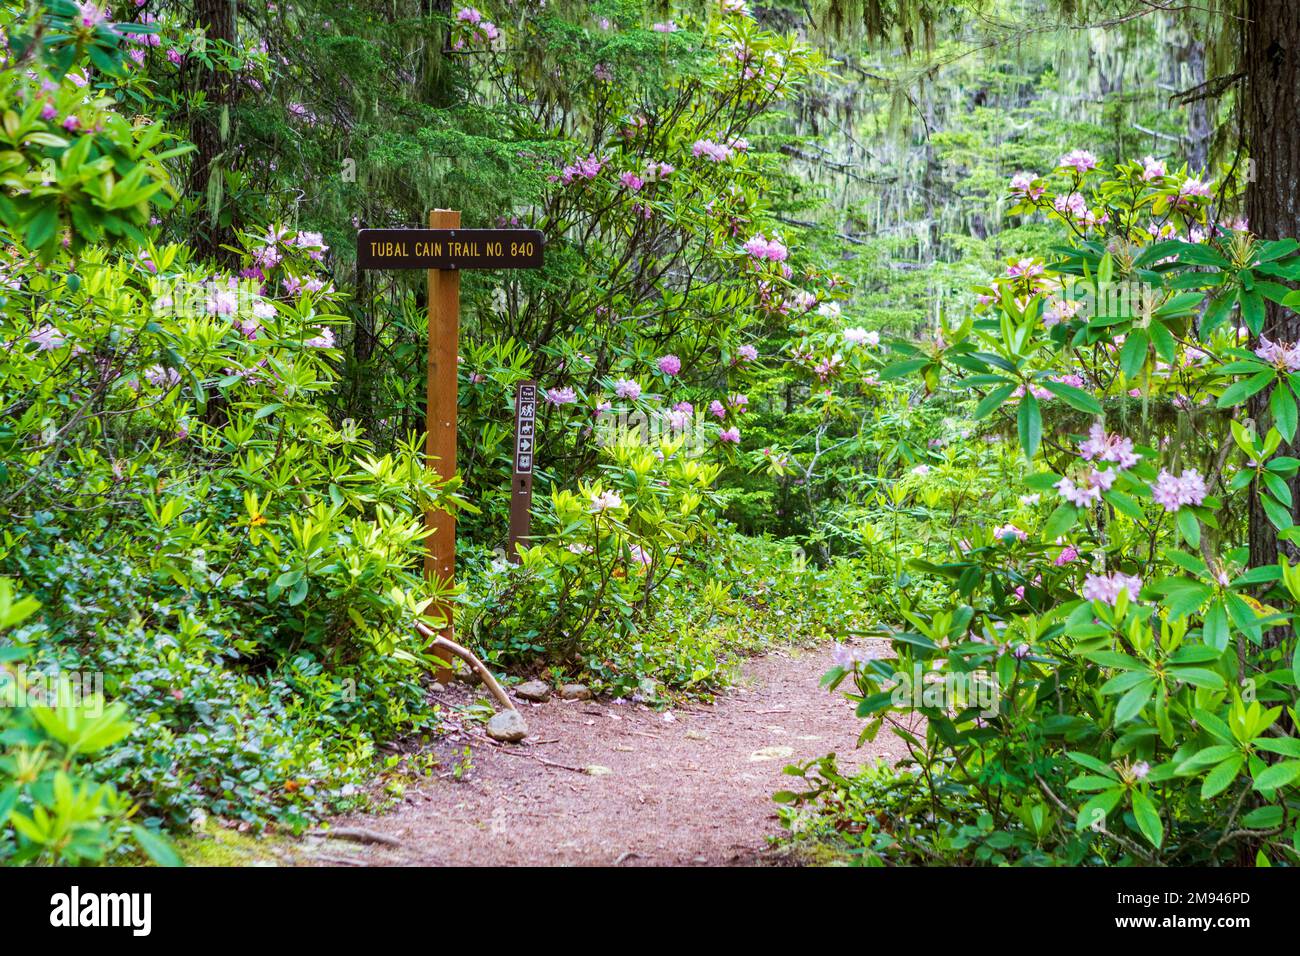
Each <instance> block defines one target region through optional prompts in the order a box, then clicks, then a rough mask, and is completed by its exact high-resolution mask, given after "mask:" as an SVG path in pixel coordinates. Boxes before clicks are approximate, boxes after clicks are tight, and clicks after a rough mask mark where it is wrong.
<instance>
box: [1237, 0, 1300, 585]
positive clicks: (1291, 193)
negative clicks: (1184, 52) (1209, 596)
mask: <svg viewBox="0 0 1300 956" xmlns="http://www.w3.org/2000/svg"><path fill="white" fill-rule="evenodd" d="M1245 13H1246V17H1245V20H1244V22H1243V23H1242V27H1241V29H1242V34H1243V43H1242V53H1243V56H1242V68H1243V70H1244V72H1245V83H1246V85H1245V90H1244V94H1243V95H1244V100H1243V115H1242V120H1243V128H1244V132H1245V135H1246V141H1247V145H1248V147H1249V150H1250V157H1251V163H1252V167H1253V171H1254V176H1253V178H1252V182H1250V184H1249V186H1248V188H1247V190H1246V217H1247V219H1248V220H1249V222H1250V229H1251V231H1252V232H1253V233H1255V234H1256V235H1258V236H1260V237H1261V238H1263V239H1284V238H1287V237H1300V134H1298V131H1297V121H1298V120H1300V3H1297V2H1295V0H1246V3H1245ZM1264 334H1265V335H1267V336H1268V337H1269V338H1270V339H1274V340H1276V339H1282V340H1284V341H1287V342H1294V341H1296V340H1297V339H1300V317H1297V316H1295V315H1291V314H1289V310H1287V309H1284V308H1282V307H1281V306H1280V305H1277V304H1276V303H1274V302H1269V303H1267V313H1266V315H1265V319H1264ZM1250 413H1251V415H1252V416H1253V417H1254V419H1255V421H1256V422H1258V423H1259V427H1260V431H1261V432H1265V431H1267V428H1266V425H1265V422H1266V421H1267V415H1268V398H1267V396H1266V395H1265V394H1263V393H1261V394H1260V395H1257V396H1255V399H1253V400H1252V401H1251V405H1250ZM1283 453H1284V454H1295V450H1294V449H1290V450H1284V451H1283ZM1252 492H1253V493H1252V495H1251V500H1250V563H1251V566H1252V567H1253V566H1258V565H1261V564H1273V563H1274V562H1276V561H1277V556H1278V540H1277V532H1276V530H1275V529H1274V528H1273V526H1272V525H1271V524H1270V523H1269V520H1268V517H1267V516H1266V515H1265V514H1264V510H1263V508H1262V507H1261V506H1260V504H1259V495H1258V489H1254V488H1252ZM1292 493H1293V496H1295V498H1296V500H1297V501H1300V494H1298V493H1300V482H1293V492H1292ZM1298 513H1300V512H1298ZM1287 550H1288V552H1291V553H1292V555H1293V556H1294V548H1291V547H1288V548H1287Z"/></svg>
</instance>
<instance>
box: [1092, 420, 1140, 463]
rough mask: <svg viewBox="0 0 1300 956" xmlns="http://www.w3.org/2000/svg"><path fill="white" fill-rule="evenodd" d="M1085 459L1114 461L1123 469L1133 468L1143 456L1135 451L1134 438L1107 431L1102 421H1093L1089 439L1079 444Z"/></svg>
mask: <svg viewBox="0 0 1300 956" xmlns="http://www.w3.org/2000/svg"><path fill="white" fill-rule="evenodd" d="M1079 454H1080V455H1082V456H1083V458H1084V460H1085V461H1094V460H1095V461H1113V462H1114V463H1115V464H1117V465H1119V467H1120V468H1121V469H1123V468H1132V467H1133V466H1134V465H1136V464H1137V463H1138V462H1139V461H1141V460H1142V456H1141V455H1139V454H1137V453H1136V452H1135V451H1133V439H1131V438H1125V437H1123V436H1122V435H1112V434H1107V433H1106V428H1105V426H1104V425H1102V423H1101V422H1093V424H1092V428H1091V429H1089V431H1088V439H1087V440H1086V441H1084V442H1081V443H1080V444H1079Z"/></svg>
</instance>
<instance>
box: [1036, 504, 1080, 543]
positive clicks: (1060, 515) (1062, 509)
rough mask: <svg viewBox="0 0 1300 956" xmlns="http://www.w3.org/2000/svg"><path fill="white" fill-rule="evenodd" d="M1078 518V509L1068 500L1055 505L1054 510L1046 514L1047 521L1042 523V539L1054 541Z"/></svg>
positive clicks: (1072, 525)
mask: <svg viewBox="0 0 1300 956" xmlns="http://www.w3.org/2000/svg"><path fill="white" fill-rule="evenodd" d="M1078 520H1079V509H1078V508H1076V507H1075V506H1074V505H1072V504H1070V502H1068V501H1063V502H1061V503H1060V504H1059V505H1057V506H1056V510H1055V511H1053V512H1052V513H1051V514H1050V515H1048V518H1047V521H1046V522H1045V523H1044V524H1043V531H1042V537H1043V540H1045V541H1055V540H1056V539H1057V538H1059V537H1060V536H1061V535H1063V534H1065V532H1067V531H1069V530H1070V529H1071V528H1073V527H1074V523H1075V522H1076V521H1078Z"/></svg>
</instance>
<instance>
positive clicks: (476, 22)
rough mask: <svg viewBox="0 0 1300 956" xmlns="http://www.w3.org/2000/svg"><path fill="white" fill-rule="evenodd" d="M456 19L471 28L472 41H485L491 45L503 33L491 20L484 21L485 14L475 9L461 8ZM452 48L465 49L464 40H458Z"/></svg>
mask: <svg viewBox="0 0 1300 956" xmlns="http://www.w3.org/2000/svg"><path fill="white" fill-rule="evenodd" d="M456 19H457V20H459V21H460V22H461V23H463V24H465V25H466V26H467V27H469V28H470V38H471V39H472V40H484V41H487V42H488V43H491V42H492V41H493V40H495V39H497V37H499V36H501V31H500V30H499V29H497V25H496V24H495V23H493V22H492V21H491V20H484V19H483V14H481V13H479V11H478V10H476V9H474V8H473V7H461V8H460V9H459V10H457V11H456ZM452 46H453V47H454V48H455V49H457V50H460V49H463V48H464V46H465V41H464V39H463V38H457V40H456V42H455V43H454V44H452Z"/></svg>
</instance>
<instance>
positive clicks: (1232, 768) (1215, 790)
mask: <svg viewBox="0 0 1300 956" xmlns="http://www.w3.org/2000/svg"><path fill="white" fill-rule="evenodd" d="M1245 762H1246V758H1245V757H1244V756H1243V755H1242V754H1233V755H1232V756H1231V757H1229V758H1228V759H1227V760H1225V761H1223V763H1221V764H1219V765H1218V766H1217V767H1215V768H1214V769H1213V770H1211V771H1210V772H1209V773H1208V774H1207V775H1206V777H1205V782H1204V783H1202V784H1201V799H1202V800H1208V799H1210V798H1211V797H1214V796H1217V795H1219V794H1220V793H1222V792H1223V791H1224V790H1227V789H1228V787H1230V786H1232V782H1233V781H1234V780H1236V779H1237V771H1239V770H1240V769H1241V765H1242V764H1244V763H1245Z"/></svg>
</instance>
